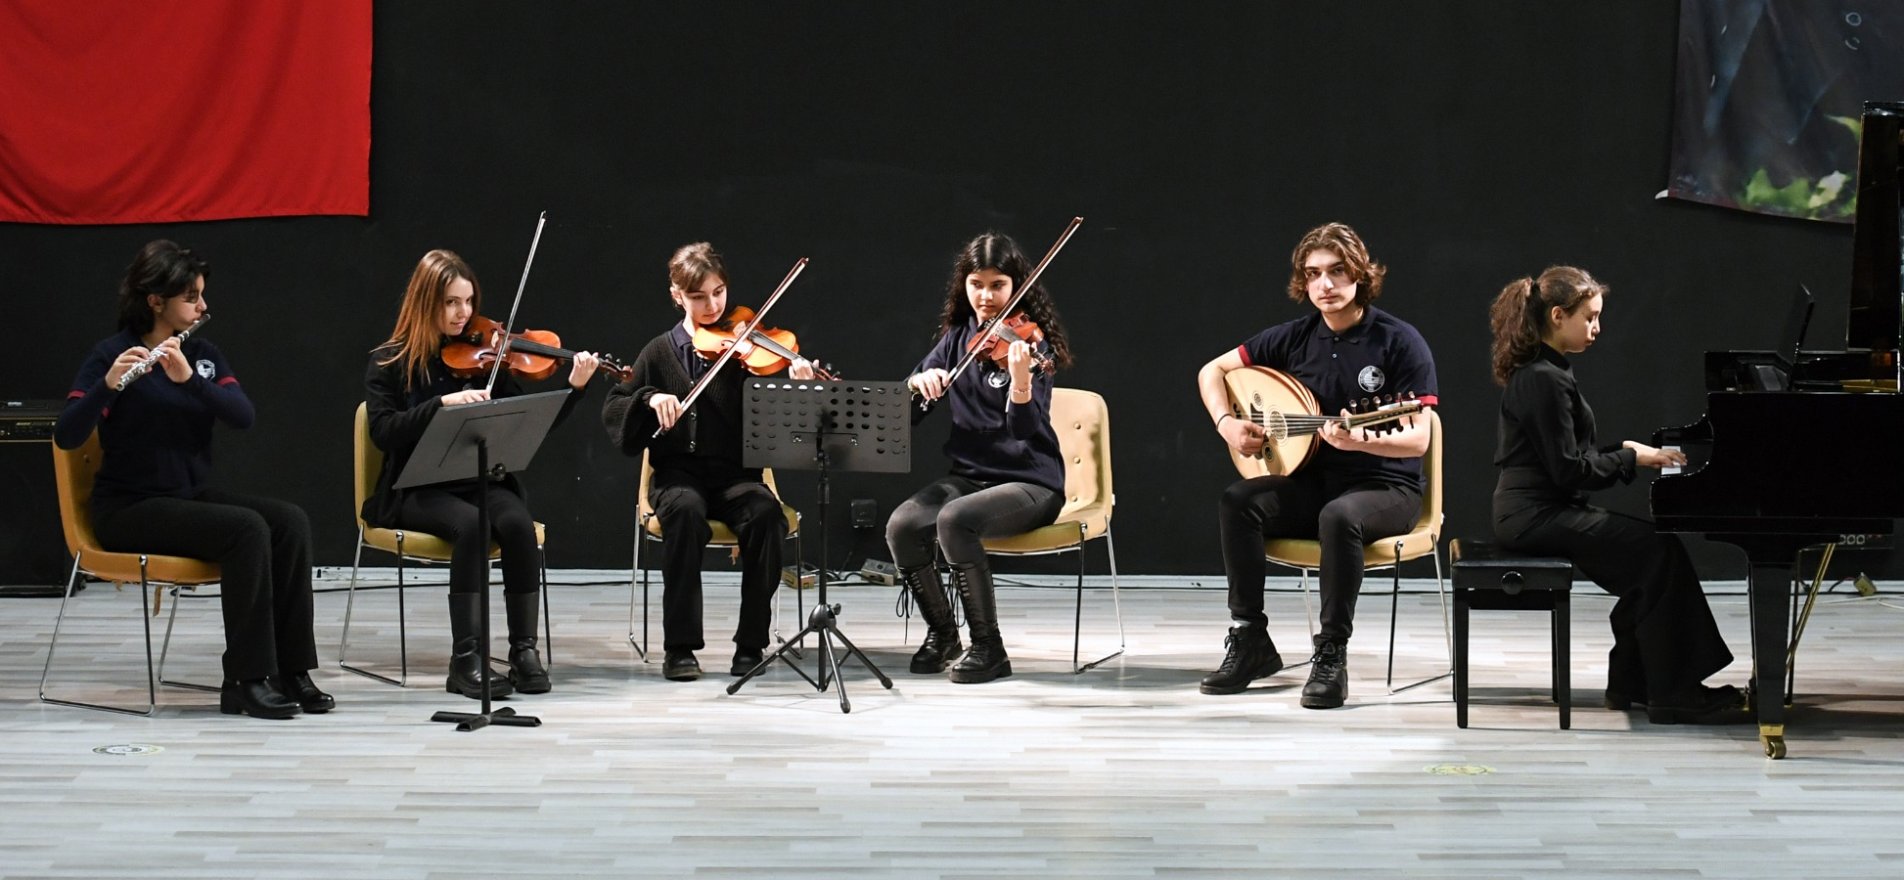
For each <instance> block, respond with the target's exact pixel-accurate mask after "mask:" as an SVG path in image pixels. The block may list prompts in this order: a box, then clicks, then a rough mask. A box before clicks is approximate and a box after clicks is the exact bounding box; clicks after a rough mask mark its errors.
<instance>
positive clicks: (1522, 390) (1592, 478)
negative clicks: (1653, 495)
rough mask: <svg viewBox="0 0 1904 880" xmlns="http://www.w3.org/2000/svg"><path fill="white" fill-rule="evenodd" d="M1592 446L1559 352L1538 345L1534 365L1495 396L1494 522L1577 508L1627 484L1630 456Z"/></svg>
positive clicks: (1584, 412) (1583, 405)
mask: <svg viewBox="0 0 1904 880" xmlns="http://www.w3.org/2000/svg"><path fill="white" fill-rule="evenodd" d="M1594 443H1595V438H1594V422H1593V408H1592V407H1589V406H1587V401H1586V398H1584V397H1582V396H1581V395H1580V386H1579V385H1578V384H1577V383H1576V382H1575V381H1574V376H1573V368H1572V367H1571V366H1570V365H1569V364H1568V363H1567V358H1566V357H1565V356H1563V355H1561V353H1560V352H1558V351H1555V350H1554V349H1552V348H1550V347H1548V346H1546V345H1542V346H1541V347H1540V351H1539V352H1538V353H1537V354H1536V355H1535V357H1534V359H1533V360H1531V361H1529V362H1527V363H1526V364H1523V365H1521V367H1520V368H1519V369H1516V370H1515V371H1514V374H1513V375H1512V376H1510V377H1508V380H1507V387H1506V389H1504V390H1503V391H1502V393H1501V423H1500V444H1499V446H1498V447H1496V449H1495V452H1494V464H1495V465H1496V466H1498V467H1500V469H1501V477H1500V480H1499V482H1497V483H1496V484H1495V489H1494V516H1495V519H1496V520H1497V521H1501V520H1503V519H1506V518H1508V517H1511V516H1513V515H1514V514H1517V513H1522V512H1525V511H1527V510H1530V509H1534V508H1541V507H1554V506H1574V505H1579V504H1584V503H1585V501H1586V497H1587V493H1588V492H1590V491H1592V490H1595V489H1604V488H1606V487H1608V486H1612V485H1613V484H1614V483H1616V482H1620V483H1625V482H1632V480H1633V474H1634V469H1635V467H1636V466H1637V456H1636V454H1635V453H1634V452H1633V450H1631V449H1622V448H1620V447H1619V446H1617V445H1615V446H1608V447H1604V448H1602V447H1596V446H1595V445H1594Z"/></svg>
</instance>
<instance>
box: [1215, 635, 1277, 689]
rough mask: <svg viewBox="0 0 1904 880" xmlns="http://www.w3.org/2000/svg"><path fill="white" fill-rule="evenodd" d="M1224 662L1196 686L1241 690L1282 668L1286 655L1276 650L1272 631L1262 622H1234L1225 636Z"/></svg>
mask: <svg viewBox="0 0 1904 880" xmlns="http://www.w3.org/2000/svg"><path fill="white" fill-rule="evenodd" d="M1223 647H1225V648H1227V649H1229V650H1228V651H1227V652H1226V653H1225V654H1224V655H1223V665H1221V666H1219V667H1217V670H1216V671H1215V672H1212V673H1210V674H1209V675H1206V676H1204V677H1203V683H1202V684H1199V685H1197V690H1199V691H1202V692H1204V693H1206V694H1240V693H1242V692H1243V691H1244V689H1246V688H1248V687H1249V685H1250V682H1252V681H1255V680H1257V679H1259V678H1268V677H1270V676H1272V675H1275V674H1276V673H1277V672H1280V671H1281V670H1282V668H1283V656H1282V655H1281V654H1278V653H1277V652H1276V644H1275V643H1274V642H1272V641H1270V638H1269V631H1268V630H1266V629H1263V628H1262V627H1259V626H1235V627H1231V628H1230V634H1229V635H1227V636H1225V637H1224V638H1223Z"/></svg>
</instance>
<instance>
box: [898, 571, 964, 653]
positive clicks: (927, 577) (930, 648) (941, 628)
mask: <svg viewBox="0 0 1904 880" xmlns="http://www.w3.org/2000/svg"><path fill="white" fill-rule="evenodd" d="M899 578H900V580H901V581H903V582H904V583H905V585H906V590H907V591H908V592H910V593H911V594H912V605H913V607H914V608H917V609H919V616H920V617H921V618H924V619H925V622H926V637H925V640H924V641H922V642H920V643H919V651H918V653H916V654H913V655H912V667H911V668H912V671H913V672H914V673H915V674H918V675H935V674H937V673H940V672H944V671H945V668H946V667H947V666H950V665H952V663H953V661H955V660H957V659H959V653H960V652H962V651H964V650H965V645H963V644H961V643H960V642H959V625H958V624H957V623H954V622H953V621H952V600H950V599H948V598H947V597H946V595H945V584H944V583H942V582H941V581H940V580H939V568H938V566H935V565H922V566H919V567H918V568H903V569H900V570H899Z"/></svg>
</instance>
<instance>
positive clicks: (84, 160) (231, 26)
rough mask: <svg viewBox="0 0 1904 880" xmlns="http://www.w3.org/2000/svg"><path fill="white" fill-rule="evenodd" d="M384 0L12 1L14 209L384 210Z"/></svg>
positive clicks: (5, 81) (0, 151)
mask: <svg viewBox="0 0 1904 880" xmlns="http://www.w3.org/2000/svg"><path fill="white" fill-rule="evenodd" d="M370 3H371V0H324V2H259V0H169V2H167V0H83V2H74V0H0V34H4V35H5V46H4V47H0V221H12V222H19V223H166V222H177V221H182V220H220V219H226V218H232V217H276V216H285V215H297V214H352V215H359V216H361V215H365V214H368V213H369V211H370V42H371V31H370Z"/></svg>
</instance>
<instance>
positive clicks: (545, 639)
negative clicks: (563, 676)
mask: <svg viewBox="0 0 1904 880" xmlns="http://www.w3.org/2000/svg"><path fill="white" fill-rule="evenodd" d="M536 556H537V557H538V558H539V560H540V561H541V563H542V659H543V661H544V662H546V663H547V664H548V665H549V666H554V665H555V636H554V635H552V633H553V630H552V629H551V628H550V625H549V551H548V550H547V549H545V548H543V546H542V545H541V544H537V545H536Z"/></svg>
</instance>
